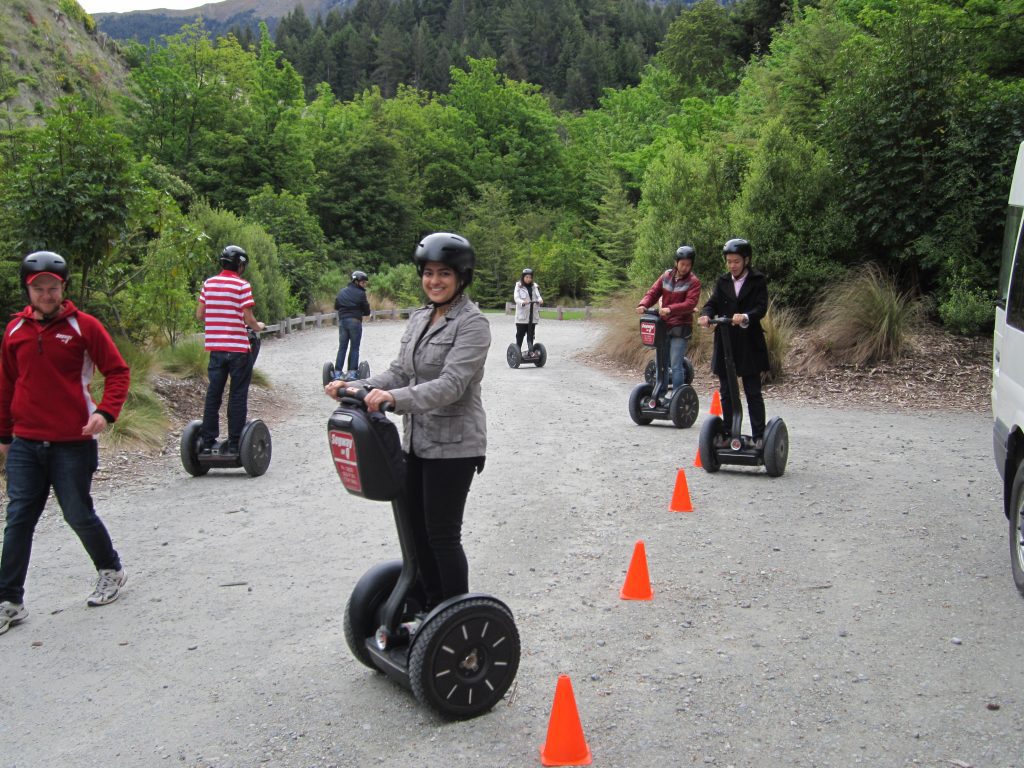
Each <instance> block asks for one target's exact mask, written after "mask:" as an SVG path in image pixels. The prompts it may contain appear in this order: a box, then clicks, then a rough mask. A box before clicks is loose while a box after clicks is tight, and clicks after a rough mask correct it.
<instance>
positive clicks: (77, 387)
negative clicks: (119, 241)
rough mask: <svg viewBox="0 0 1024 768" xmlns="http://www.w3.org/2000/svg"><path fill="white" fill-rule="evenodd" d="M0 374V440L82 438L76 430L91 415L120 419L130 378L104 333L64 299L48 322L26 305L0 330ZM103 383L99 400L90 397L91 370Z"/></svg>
mask: <svg viewBox="0 0 1024 768" xmlns="http://www.w3.org/2000/svg"><path fill="white" fill-rule="evenodd" d="M2 360H3V368H2V370H0V442H4V443H8V442H10V441H11V437H12V435H17V436H18V437H21V438H24V439H26V440H49V441H51V442H55V443H57V442H72V441H78V440H88V439H89V438H88V437H85V436H83V435H82V427H84V426H85V424H86V422H87V421H89V417H90V416H91V415H92V414H93V412H95V411H100V412H101V413H102V414H103V415H104V416H105V417H106V418H107V420H108V421H114V420H115V419H116V418H117V417H118V416H119V415H120V413H121V406H123V405H124V401H125V398H126V397H127V396H128V384H129V381H130V377H131V373H130V371H129V370H128V366H127V365H126V364H125V362H124V358H123V357H121V353H120V352H118V351H117V346H115V344H114V340H113V339H111V338H110V334H109V333H107V330H106V328H104V327H103V325H102V323H100V321H99V320H97V319H96V318H95V317H93V316H92V315H89V314H86V313H85V312H81V311H79V310H78V308H77V307H75V305H74V304H72V303H71V302H70V301H65V302H64V303H63V304H62V305H61V311H60V314H59V315H58V316H57V317H56V318H55V319H53V320H51V321H50V322H48V323H40V322H39V321H37V320H35V319H34V318H33V317H32V308H31V307H25V309H23V310H22V311H21V312H19V313H17V314H16V315H14V317H13V318H12V319H11V322H10V323H8V324H7V329H6V330H5V331H4V338H3V348H2ZM95 369H99V371H100V372H101V373H102V374H103V376H104V378H105V382H104V386H103V400H102V402H100V404H99V405H96V403H95V402H94V401H93V399H92V393H91V392H90V390H89V384H90V382H91V381H92V375H93V371H94V370H95Z"/></svg>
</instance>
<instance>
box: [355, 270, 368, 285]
mask: <svg viewBox="0 0 1024 768" xmlns="http://www.w3.org/2000/svg"><path fill="white" fill-rule="evenodd" d="M369 279H370V278H368V277H367V276H366V273H365V272H363V270H361V269H357V270H356V271H355V272H353V273H352V282H353V283H359V282H362V281H363V280H369Z"/></svg>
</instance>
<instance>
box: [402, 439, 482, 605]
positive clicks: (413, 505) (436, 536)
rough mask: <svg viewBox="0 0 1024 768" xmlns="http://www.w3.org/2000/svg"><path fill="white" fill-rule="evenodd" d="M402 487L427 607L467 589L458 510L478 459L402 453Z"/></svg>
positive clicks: (463, 507)
mask: <svg viewBox="0 0 1024 768" xmlns="http://www.w3.org/2000/svg"><path fill="white" fill-rule="evenodd" d="M406 459H407V463H406V478H405V489H406V496H407V503H408V505H409V517H410V520H411V522H412V528H413V537H414V539H415V546H416V559H417V561H418V563H419V574H420V581H421V582H422V584H423V587H424V589H425V590H426V593H427V604H428V605H429V606H431V607H433V606H435V605H437V604H438V603H440V602H441V601H443V600H446V599H448V598H449V597H454V596H456V595H463V594H465V593H466V592H468V591H469V563H468V562H467V560H466V553H465V551H464V550H463V549H462V515H463V511H464V510H465V508H466V497H467V496H468V495H469V486H470V485H471V484H472V482H473V473H474V472H476V467H477V464H478V463H479V459H476V458H465V459H421V458H420V457H419V456H416V455H415V454H413V453H409V454H407V455H406Z"/></svg>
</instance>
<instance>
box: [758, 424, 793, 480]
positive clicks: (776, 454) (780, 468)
mask: <svg viewBox="0 0 1024 768" xmlns="http://www.w3.org/2000/svg"><path fill="white" fill-rule="evenodd" d="M787 461H789V430H788V429H786V422H784V421H783V420H782V419H780V418H779V417H778V416H776V417H775V418H773V419H771V420H769V421H768V425H767V426H766V427H765V428H764V468H765V471H766V472H767V473H768V475H769V476H770V477H781V476H782V473H783V472H785V471H786V462H787Z"/></svg>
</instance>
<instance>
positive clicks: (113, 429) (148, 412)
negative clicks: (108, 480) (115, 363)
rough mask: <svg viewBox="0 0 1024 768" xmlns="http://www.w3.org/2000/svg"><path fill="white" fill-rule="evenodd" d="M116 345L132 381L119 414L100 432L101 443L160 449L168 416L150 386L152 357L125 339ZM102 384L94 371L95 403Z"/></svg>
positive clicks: (97, 400)
mask: <svg viewBox="0 0 1024 768" xmlns="http://www.w3.org/2000/svg"><path fill="white" fill-rule="evenodd" d="M117 346H118V349H119V350H120V351H121V356H122V357H123V358H124V361H125V362H126V363H128V367H129V368H130V369H131V372H132V373H131V376H132V378H131V385H130V386H129V388H128V397H127V399H126V400H125V403H124V407H123V408H122V409H121V415H120V416H119V417H118V419H117V421H115V422H114V423H113V424H111V425H110V426H109V427H107V430H106V431H105V432H104V433H103V439H104V442H106V443H108V444H110V445H112V446H114V447H115V448H142V449H145V450H152V449H157V448H160V447H162V446H163V443H164V436H165V435H166V433H167V415H166V414H165V413H164V408H163V403H162V402H161V401H160V398H159V397H157V395H156V392H154V391H153V388H152V387H151V386H150V383H149V382H150V376H151V374H152V371H153V367H154V364H155V357H154V355H153V353H152V352H150V351H148V350H146V349H143V348H142V347H139V346H136V345H135V344H132V343H131V342H129V341H127V340H125V339H119V340H118V342H117ZM103 385H104V379H103V375H102V374H101V373H100V372H99V371H97V372H96V376H95V378H94V379H93V392H94V396H95V399H96V402H100V400H101V399H102V398H103Z"/></svg>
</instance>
